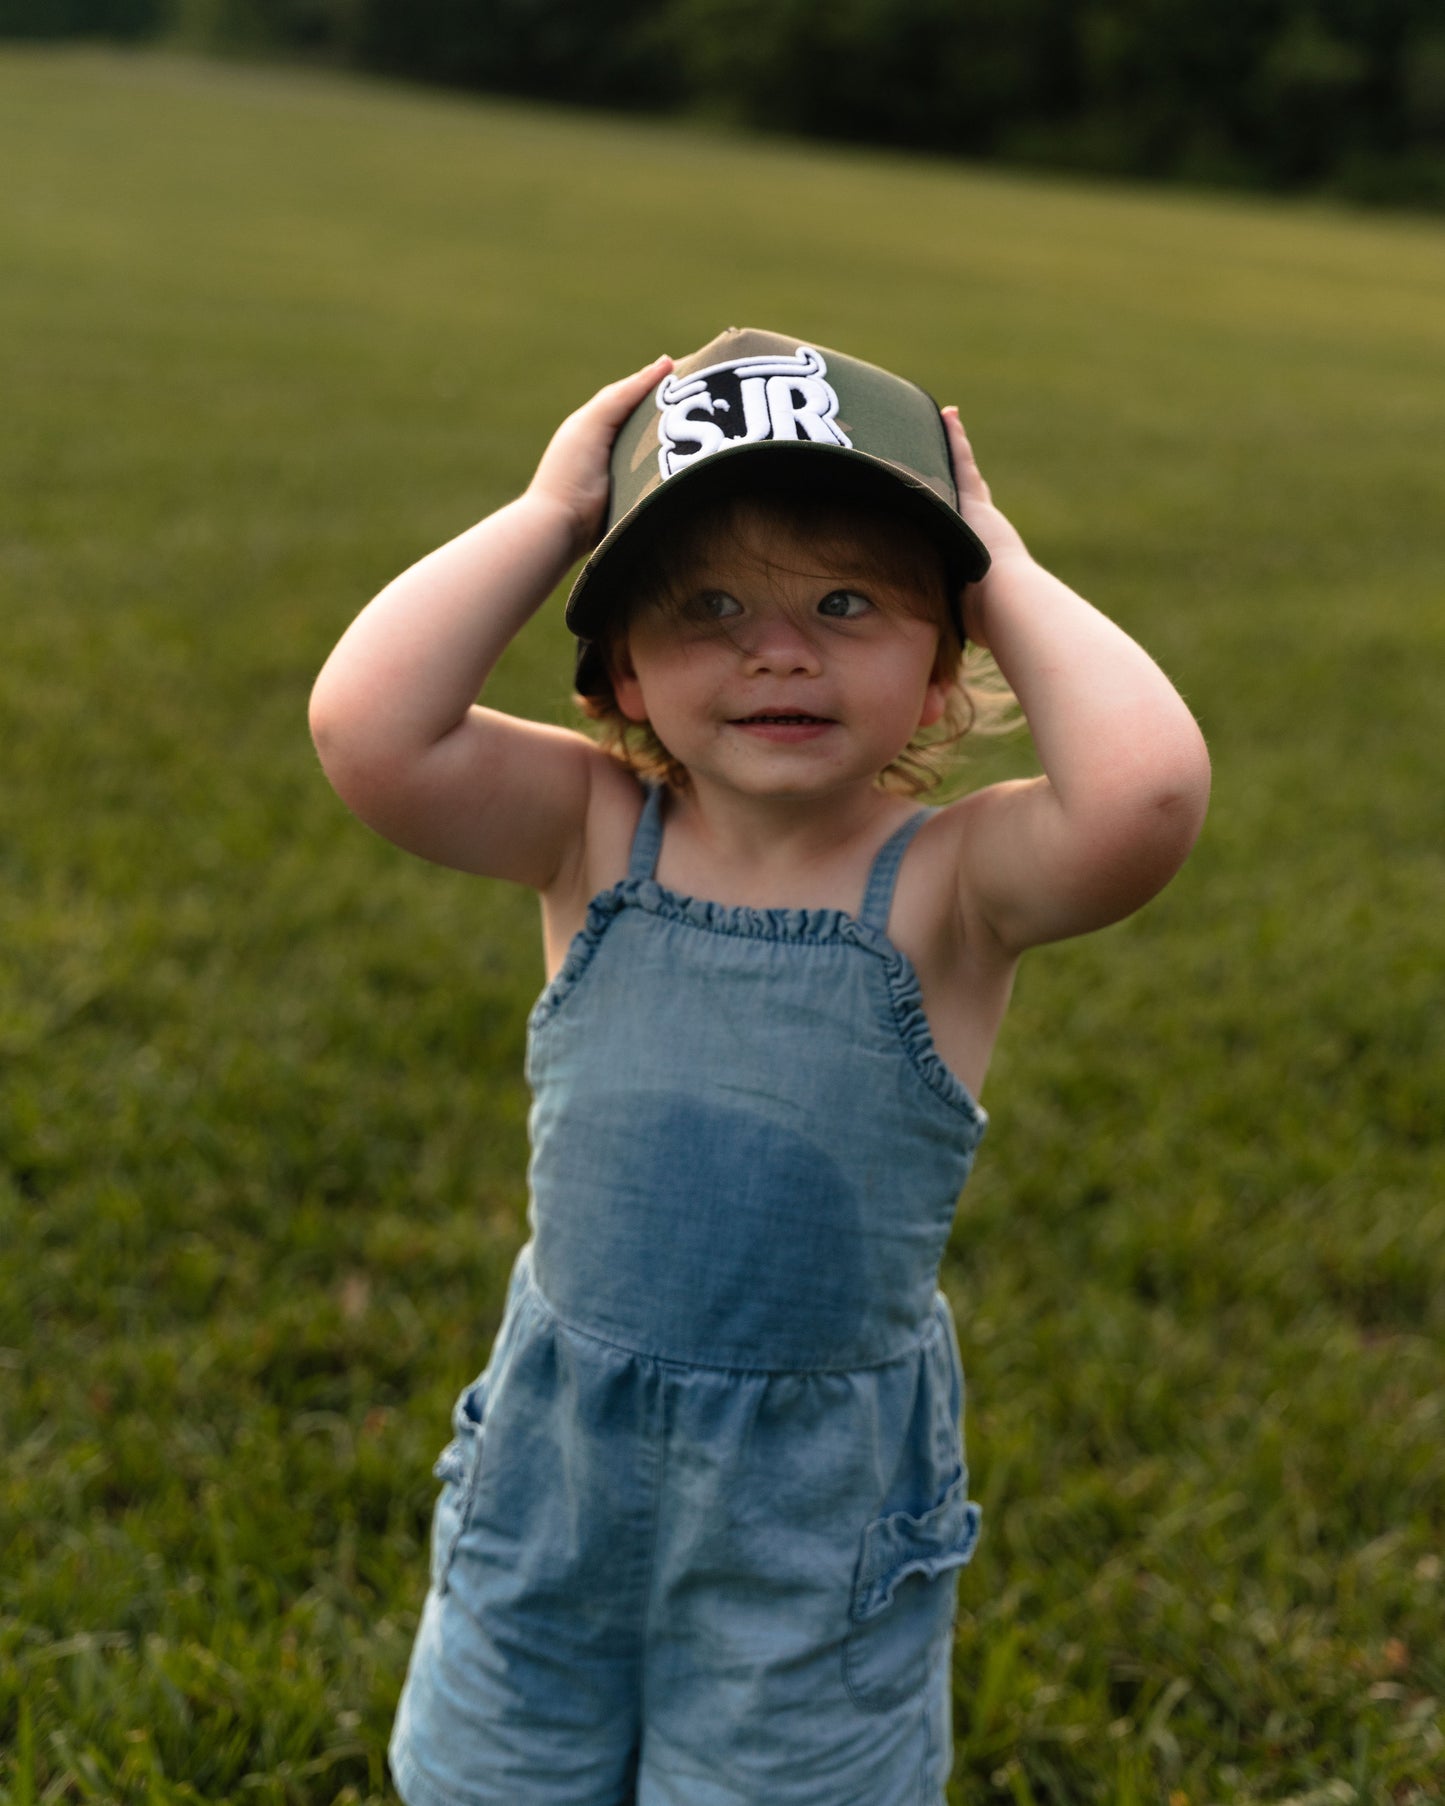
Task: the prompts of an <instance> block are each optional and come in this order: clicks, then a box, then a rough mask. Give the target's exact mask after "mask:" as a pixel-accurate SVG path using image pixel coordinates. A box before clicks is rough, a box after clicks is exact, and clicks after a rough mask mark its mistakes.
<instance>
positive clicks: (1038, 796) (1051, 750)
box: [944, 408, 1209, 953]
mask: <svg viewBox="0 0 1445 1806" xmlns="http://www.w3.org/2000/svg"><path fill="white" fill-rule="evenodd" d="M944 419H945V423H946V426H947V430H948V435H949V441H950V444H951V447H952V451H953V458H954V468H955V470H956V472H957V476H958V489H959V506H960V509H961V511H962V513H963V515H964V518H965V519H966V520H967V521H968V524H969V525H970V526H971V527H972V528H973V530H974V532H975V533H977V534H978V535H979V537H980V538H981V539H983V541H984V542H985V544H986V545H987V546H988V549H989V552H990V554H991V555H992V559H993V563H992V566H991V568H990V570H989V572H988V574H987V576H986V577H985V578H984V579H983V580H982V582H980V583H978V584H976V585H973V586H971V587H970V588H969V589H968V590H966V591H965V594H964V606H965V610H966V615H967V628H968V637H969V638H970V639H971V640H973V641H974V642H976V643H977V644H978V645H981V646H986V647H987V648H988V649H989V650H990V651H991V652H992V653H993V655H994V658H995V660H996V661H997V663H998V666H999V669H1000V670H1001V671H1002V672H1003V674H1004V676H1005V677H1006V678H1007V679H1008V681H1009V683H1010V685H1011V686H1012V688H1013V692H1014V694H1015V695H1016V696H1017V697H1018V699H1019V703H1020V705H1021V707H1022V708H1023V712H1024V715H1025V717H1026V719H1027V721H1028V724H1029V727H1030V729H1031V731H1032V733H1033V737H1034V744H1035V746H1036V748H1037V750H1038V755H1039V760H1040V763H1041V764H1042V766H1043V770H1044V775H1043V776H1042V777H1041V778H1034V779H1029V780H1025V781H1022V782H1017V783H1007V784H998V785H994V786H992V787H991V788H989V789H987V790H983V791H979V792H977V793H976V794H975V795H974V796H973V797H971V798H969V799H968V808H967V812H966V813H967V819H968V829H967V839H966V845H965V849H964V867H963V871H962V884H963V887H964V896H963V902H964V908H965V911H966V913H972V914H974V915H975V916H976V917H977V916H981V917H982V919H983V921H984V922H985V923H986V924H987V925H988V927H989V928H990V929H991V931H992V932H993V934H994V935H995V936H996V937H997V939H998V940H999V942H1000V943H1001V944H1002V945H1003V947H1004V948H1005V949H1006V950H1007V951H1009V952H1015V953H1016V952H1019V951H1021V950H1022V949H1023V948H1025V947H1029V946H1033V945H1035V944H1037V943H1038V942H1040V941H1053V940H1061V939H1063V938H1064V937H1065V936H1067V935H1073V934H1083V933H1086V932H1087V931H1088V930H1090V929H1093V928H1101V927H1103V926H1104V925H1105V924H1106V923H1108V922H1114V921H1118V920H1119V919H1120V917H1122V916H1126V915H1128V914H1129V913H1130V912H1131V911H1133V910H1135V909H1137V908H1139V906H1140V905H1141V904H1143V903H1145V902H1147V901H1148V899H1149V898H1150V897H1152V896H1153V895H1154V894H1155V892H1156V891H1158V890H1161V889H1162V888H1163V887H1164V885H1165V884H1167V883H1168V882H1169V880H1170V878H1172V877H1173V875H1174V873H1175V872H1176V871H1177V870H1178V869H1179V867H1180V866H1181V865H1182V864H1183V862H1184V859H1185V857H1186V856H1187V854H1188V852H1189V849H1190V848H1191V847H1192V846H1193V844H1194V840H1195V837H1196V836H1197V834H1198V833H1199V829H1200V826H1201V824H1202V823H1203V820H1204V811H1205V807H1206V805H1207V803H1208V800H1209V756H1208V754H1207V752H1206V751H1205V747H1204V740H1203V737H1202V736H1201V734H1200V732H1199V729H1198V727H1197V726H1196V725H1195V722H1194V718H1193V716H1192V715H1191V714H1190V713H1189V710H1188V709H1187V708H1186V707H1185V705H1184V703H1183V701H1182V700H1181V698H1180V696H1179V694H1178V692H1177V691H1176V690H1175V689H1174V687H1173V685H1172V684H1171V683H1170V682H1169V680H1168V678H1167V677H1165V675H1164V673H1163V672H1162V671H1161V670H1160V669H1159V667H1158V666H1157V665H1156V664H1155V663H1154V661H1153V660H1152V659H1151V658H1150V657H1149V655H1148V654H1147V653H1146V652H1145V651H1144V650H1143V649H1142V647H1140V646H1137V645H1136V644H1135V643H1134V641H1133V640H1131V639H1130V638H1129V636H1128V634H1126V633H1125V632H1124V631H1123V630H1122V629H1121V628H1119V627H1116V626H1115V625H1114V624H1113V622H1112V621H1109V620H1108V619H1106V617H1105V616H1103V615H1101V614H1100V613H1099V612H1098V610H1097V609H1095V608H1092V607H1091V606H1090V605H1089V604H1088V603H1087V602H1085V601H1084V600H1083V598H1082V597H1080V596H1077V595H1075V594H1074V592H1073V591H1072V590H1071V589H1069V588H1068V587H1067V585H1065V584H1063V583H1061V582H1060V581H1059V580H1058V578H1056V577H1053V576H1051V575H1050V574H1049V572H1048V571H1046V570H1045V569H1044V568H1043V566H1042V565H1039V564H1037V563H1035V561H1034V560H1033V558H1032V557H1030V555H1029V552H1028V550H1027V548H1026V547H1025V546H1024V543H1023V541H1022V539H1020V537H1019V535H1018V534H1017V533H1016V532H1015V530H1014V528H1013V527H1012V526H1011V525H1010V523H1009V522H1008V520H1007V519H1005V517H1004V516H1003V515H1002V514H1001V513H1000V512H999V511H998V509H997V508H995V507H994V506H993V503H992V500H991V498H990V496H989V490H988V485H987V483H985V482H984V480H983V477H982V476H981V475H980V473H979V469H978V465H977V464H976V463H975V461H974V457H973V452H972V450H971V449H970V447H969V443H968V439H967V437H966V436H965V434H964V431H963V428H962V426H961V425H960V424H959V420H958V414H957V410H956V409H953V408H947V409H945V410H944Z"/></svg>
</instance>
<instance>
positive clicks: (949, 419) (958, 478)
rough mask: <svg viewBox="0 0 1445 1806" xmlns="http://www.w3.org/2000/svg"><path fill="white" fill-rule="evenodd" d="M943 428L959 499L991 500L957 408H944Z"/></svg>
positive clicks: (972, 500) (962, 500) (963, 500)
mask: <svg viewBox="0 0 1445 1806" xmlns="http://www.w3.org/2000/svg"><path fill="white" fill-rule="evenodd" d="M943 430H944V433H945V434H946V435H947V438H948V451H949V456H950V457H951V458H952V460H953V480H954V482H955V483H956V484H957V485H958V499H959V501H960V502H965V501H970V502H987V501H990V500H992V497H991V496H990V495H989V489H988V484H987V483H986V482H985V481H984V480H983V472H982V471H981V470H980V469H979V467H978V460H977V459H976V458H975V457H974V455H973V447H972V446H971V445H970V444H969V442H968V434H967V433H966V432H965V431H964V430H963V422H962V421H961V420H960V419H959V417H958V409H957V408H955V407H947V408H944V410H943Z"/></svg>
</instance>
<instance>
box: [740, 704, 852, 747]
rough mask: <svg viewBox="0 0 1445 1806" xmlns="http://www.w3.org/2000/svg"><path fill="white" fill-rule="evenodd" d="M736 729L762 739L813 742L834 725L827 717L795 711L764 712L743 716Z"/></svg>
mask: <svg viewBox="0 0 1445 1806" xmlns="http://www.w3.org/2000/svg"><path fill="white" fill-rule="evenodd" d="M732 725H733V726H734V727H738V728H742V729H743V731H744V732H745V733H749V734H756V735H758V736H759V737H760V738H761V739H764V740H773V741H793V740H812V739H816V738H817V736H818V735H820V734H824V733H826V732H827V731H828V729H829V728H830V727H832V726H833V723H832V721H831V720H829V718H828V717H827V716H826V715H803V714H798V713H796V712H794V711H789V712H787V713H784V712H783V711H782V710H777V711H773V710H770V709H769V710H763V711H761V712H760V713H758V714H756V715H742V716H739V717H738V719H736V720H735V721H734V722H733V724H732Z"/></svg>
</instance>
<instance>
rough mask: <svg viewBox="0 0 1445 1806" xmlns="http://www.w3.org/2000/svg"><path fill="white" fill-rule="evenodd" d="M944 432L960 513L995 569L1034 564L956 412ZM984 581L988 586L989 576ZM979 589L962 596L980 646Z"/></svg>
mask: <svg viewBox="0 0 1445 1806" xmlns="http://www.w3.org/2000/svg"><path fill="white" fill-rule="evenodd" d="M943 430H944V432H945V434H946V435H947V438H948V451H949V456H950V457H951V459H952V460H953V480H954V482H955V484H956V485H957V487H958V511H959V513H960V514H961V515H962V516H963V518H964V519H965V520H966V521H967V522H968V524H969V526H970V527H972V528H973V530H974V532H975V533H976V534H977V535H978V537H979V538H980V539H981V540H982V541H983V543H984V545H985V546H987V547H988V555H989V557H990V558H991V559H992V560H993V563H994V564H995V565H999V564H1005V563H1008V562H1009V561H1011V560H1019V559H1023V560H1025V561H1029V562H1031V555H1030V552H1029V549H1028V547H1027V546H1026V545H1025V544H1024V542H1023V539H1022V537H1021V536H1020V534H1019V531H1018V528H1017V527H1015V526H1014V524H1013V522H1012V521H1011V520H1010V519H1009V518H1008V516H1007V515H1006V514H1005V513H1004V512H1003V511H1002V510H1001V509H1000V508H997V507H995V505H994V500H993V496H992V495H991V494H990V492H989V487H988V484H987V483H986V482H985V481H984V476H983V472H982V471H981V470H980V469H979V467H978V460H977V458H975V457H974V455H973V447H972V446H971V445H970V444H969V442H968V434H967V433H966V432H965V431H964V430H963V422H962V421H961V420H960V419H959V417H958V409H957V408H954V407H948V408H944V409H943ZM982 581H983V582H984V583H987V582H988V578H987V576H985V577H984V578H983V579H982ZM978 588H979V585H978V584H973V583H971V584H969V586H968V588H967V589H966V590H965V591H964V592H963V606H964V626H965V629H966V631H967V634H968V637H969V639H970V640H972V641H973V642H974V644H975V645H980V646H981V645H986V644H987V642H986V641H985V640H984V638H983V629H982V624H981V623H980V622H979V621H978V620H977V618H976V616H977V615H978V613H979V612H980V611H979V610H978V609H976V608H971V607H970V598H971V597H972V596H973V595H974V593H975V592H976V591H977V589H978Z"/></svg>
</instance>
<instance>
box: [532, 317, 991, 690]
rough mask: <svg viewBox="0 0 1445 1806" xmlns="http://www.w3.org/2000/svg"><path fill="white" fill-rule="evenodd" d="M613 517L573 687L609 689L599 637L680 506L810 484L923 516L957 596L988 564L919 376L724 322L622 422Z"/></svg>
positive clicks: (576, 626)
mask: <svg viewBox="0 0 1445 1806" xmlns="http://www.w3.org/2000/svg"><path fill="white" fill-rule="evenodd" d="M611 478H612V483H611V492H610V495H609V499H608V507H607V524H606V529H605V531H604V533H603V536H602V538H601V540H599V542H598V544H597V546H596V548H595V550H594V551H593V552H592V555H591V557H589V558H588V560H587V562H586V564H585V565H583V567H582V569H581V571H580V572H579V573H578V576H577V581H576V582H575V583H574V584H573V586H572V593H571V595H570V596H569V597H568V599H567V614H566V619H567V625H568V627H569V628H571V630H572V632H573V633H574V634H575V635H576V636H577V639H578V641H579V645H578V648H577V676H576V683H577V688H578V690H579V691H581V693H582V694H583V695H584V696H588V695H597V694H599V693H601V692H604V691H605V689H606V687H607V676H606V669H605V666H604V664H603V660H602V656H601V651H600V648H599V647H598V645H597V643H596V642H597V639H598V636H599V634H600V632H601V630H602V628H603V627H604V626H605V624H606V622H607V620H608V618H609V616H610V615H611V614H612V612H613V610H614V609H615V608H616V607H617V605H618V601H619V597H620V595H621V594H622V593H625V590H626V586H627V579H628V573H629V566H630V564H631V563H632V561H633V559H634V558H635V556H636V555H637V554H638V553H639V552H641V551H642V550H643V549H644V547H645V545H647V544H649V543H650V542H651V537H652V535H653V534H655V533H657V532H660V531H665V530H666V527H667V523H668V521H669V520H670V519H671V518H673V517H674V515H675V514H676V512H677V509H678V507H679V504H680V503H681V502H682V501H683V500H684V499H687V500H691V499H694V498H696V497H698V496H700V495H709V496H711V495H716V496H719V497H720V496H724V495H727V494H729V493H738V492H740V491H743V490H748V491H752V492H756V491H758V490H763V491H767V490H769V489H771V490H774V491H780V492H783V493H789V494H791V493H795V492H798V491H803V492H807V491H809V490H814V491H821V492H824V493H826V494H828V495H830V496H835V497H836V496H841V497H843V498H845V499H846V498H849V497H855V498H857V499H860V500H872V501H874V502H875V503H883V504H885V505H886V506H888V507H891V508H897V509H898V510H899V511H900V512H901V513H903V514H905V515H907V516H909V517H910V518H911V519H913V520H914V521H916V523H917V524H918V526H919V527H921V528H922V529H923V530H924V531H925V532H926V533H928V534H929V536H930V537H931V538H932V539H933V540H934V542H935V544H936V545H937V546H938V548H939V550H940V552H941V553H942V554H943V558H944V565H945V569H946V571H947V573H948V579H949V584H950V587H951V589H952V590H953V591H954V592H955V595H954V598H953V601H952V607H953V611H954V619H955V625H956V626H957V627H958V631H959V637H960V639H961V638H962V637H963V622H962V619H961V617H960V611H959V608H958V602H957V596H956V592H957V591H958V590H960V589H962V587H963V585H964V584H965V583H972V582H975V581H977V579H978V578H980V577H982V576H983V574H984V572H985V571H986V570H987V569H988V563H989V558H988V552H987V550H986V549H985V547H984V544H983V541H982V540H981V539H979V538H978V536H977V535H976V534H975V533H974V532H973V531H972V529H971V528H970V527H969V526H968V525H967V523H966V522H965V521H964V519H963V517H962V515H961V514H960V513H959V512H958V492H957V490H956V488H955V487H954V481H953V468H952V465H951V463H950V460H949V455H948V440H947V437H946V436H945V433H944V427H943V417H942V415H941V414H940V413H939V411H938V404H937V403H936V402H935V401H934V399H933V397H932V396H931V395H929V394H928V392H927V391H926V390H925V389H920V388H919V387H918V385H917V384H916V383H911V382H908V381H906V380H905V379H904V378H903V377H901V376H894V375H893V374H892V373H891V372H890V371H887V370H883V369H880V368H879V367H878V365H876V364H868V363H864V362H863V360H862V359H861V358H856V357H846V356H845V355H844V354H843V353H842V352H841V351H829V350H828V349H827V348H826V347H824V346H821V345H811V344H808V343H807V342H806V341H799V340H798V339H797V338H793V337H790V336H788V335H787V334H785V333H780V332H760V331H756V330H754V329H753V328H750V327H737V326H730V327H729V328H728V329H727V331H726V332H724V333H720V334H719V335H718V337H717V338H715V339H713V340H711V341H710V342H709V343H708V344H706V345H704V346H703V347H702V348H701V350H699V351H694V352H692V353H690V354H689V355H688V356H687V357H684V358H679V359H678V360H677V363H676V365H675V367H674V368H673V369H672V371H671V372H670V373H669V374H668V375H667V376H665V377H663V378H662V380H661V381H660V382H659V383H658V385H657V387H656V388H655V389H654V390H653V391H652V392H651V393H650V394H649V395H648V396H646V397H645V398H644V400H642V401H641V402H640V403H639V404H638V405H637V407H636V408H634V409H633V411H632V413H631V414H630V415H629V416H628V417H627V419H626V420H625V421H624V422H623V425H622V427H621V430H620V431H619V432H618V434H617V438H616V440H615V441H614V442H613V447H612V463H611Z"/></svg>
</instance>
